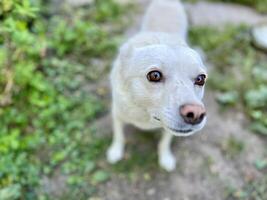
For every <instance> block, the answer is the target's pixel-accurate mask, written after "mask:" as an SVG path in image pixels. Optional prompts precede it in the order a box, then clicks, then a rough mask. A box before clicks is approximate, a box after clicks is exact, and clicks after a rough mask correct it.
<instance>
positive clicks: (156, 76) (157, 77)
mask: <svg viewBox="0 0 267 200" xmlns="http://www.w3.org/2000/svg"><path fill="white" fill-rule="evenodd" d="M147 80H149V81H150V82H160V81H161V80H162V73H161V72H159V71H151V72H149V73H148V74H147Z"/></svg>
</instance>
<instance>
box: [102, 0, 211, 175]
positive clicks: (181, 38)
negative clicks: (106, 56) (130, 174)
mask: <svg viewBox="0 0 267 200" xmlns="http://www.w3.org/2000/svg"><path fill="white" fill-rule="evenodd" d="M187 24H188V23H187V18H186V15H185V11H184V8H183V6H182V4H181V3H180V2H179V1H177V0H154V1H153V2H152V4H151V5H150V7H149V8H148V11H147V13H146V15H145V18H144V21H143V26H142V29H141V31H140V32H139V33H138V34H137V35H136V36H134V37H133V38H131V39H130V40H128V41H127V42H126V43H125V44H124V45H123V46H122V47H121V49H120V53H119V55H118V57H117V59H116V60H115V62H114V66H113V69H112V73H111V85H112V99H113V101H112V114H113V115H112V116H113V127H114V130H113V131H114V137H113V142H112V145H111V147H110V148H109V150H108V152H107V159H108V161H109V162H110V163H115V162H117V161H119V160H120V159H122V157H123V152H124V141H125V139H124V134H123V127H124V124H126V123H129V124H133V125H135V126H137V127H139V128H141V129H156V128H163V129H164V131H163V136H162V139H161V141H160V143H159V146H158V154H159V164H160V166H161V167H162V168H164V169H165V170H167V171H172V170H174V169H175V165H176V161H175V157H174V155H173V154H172V153H171V148H170V146H171V140H172V136H173V135H176V136H188V135H191V134H193V133H195V132H196V131H198V130H200V129H201V128H203V126H204V124H205V122H206V119H204V120H203V122H202V123H200V124H198V125H194V126H193V125H188V124H186V123H184V121H183V120H182V118H181V116H180V113H179V108H180V106H182V105H184V104H188V103H196V104H200V105H203V103H202V98H203V94H204V88H202V87H199V86H196V85H194V79H195V77H197V76H198V75H199V74H203V73H204V74H206V69H205V67H204V65H203V63H202V60H201V57H200V56H199V54H198V53H197V52H196V51H194V50H193V49H191V48H190V47H189V46H188V45H187V42H186V35H187V26H188V25H187ZM153 69H157V70H160V71H161V72H162V73H163V76H164V81H163V82H162V83H151V82H149V81H148V80H147V78H146V77H147V73H148V72H149V71H151V70H153ZM157 119H159V120H157ZM174 130H191V131H190V132H188V133H182V132H181V131H174Z"/></svg>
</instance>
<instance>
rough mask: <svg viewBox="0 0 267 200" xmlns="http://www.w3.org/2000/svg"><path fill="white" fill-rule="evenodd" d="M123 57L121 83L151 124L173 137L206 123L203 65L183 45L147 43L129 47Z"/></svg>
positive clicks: (195, 53)
mask: <svg viewBox="0 0 267 200" xmlns="http://www.w3.org/2000/svg"><path fill="white" fill-rule="evenodd" d="M122 59H124V60H123V62H122V63H123V66H122V68H124V69H123V70H122V74H123V75H122V77H123V79H124V80H123V82H124V83H125V87H126V88H127V90H128V91H127V93H128V95H129V96H130V99H131V100H132V102H133V103H134V104H136V105H138V106H139V107H140V108H142V109H144V110H146V111H147V112H148V113H149V115H150V118H151V123H155V124H159V125H160V126H162V127H163V128H164V129H166V130H168V131H170V132H171V133H172V134H174V135H176V136H188V135H191V134H193V133H195V132H196V131H198V130H200V129H202V128H203V126H204V125H205V122H206V116H205V108H204V105H203V103H202V98H203V95H204V85H205V79H206V77H207V74H206V70H205V67H204V65H203V63H202V61H201V58H200V56H199V55H198V53H197V52H195V51H194V50H192V49H190V48H189V47H186V46H175V47H170V46H167V45H161V44H159V45H150V46H145V47H141V48H135V49H132V50H131V52H130V53H128V55H127V56H125V57H124V58H122Z"/></svg>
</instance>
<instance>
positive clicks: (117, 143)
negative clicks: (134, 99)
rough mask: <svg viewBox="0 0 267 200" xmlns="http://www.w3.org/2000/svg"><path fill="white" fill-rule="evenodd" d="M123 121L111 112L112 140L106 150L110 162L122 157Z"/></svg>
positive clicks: (123, 141) (123, 140)
mask: <svg viewBox="0 0 267 200" xmlns="http://www.w3.org/2000/svg"><path fill="white" fill-rule="evenodd" d="M123 127H124V123H123V122H122V121H121V120H120V119H119V118H118V117H117V116H116V115H115V114H113V141H112V144H111V146H110V147H109V149H108V151H107V160H108V161H109V162H110V163H116V162H118V161H119V160H121V159H122V157H123V153H124V143H125V139H124V133H123Z"/></svg>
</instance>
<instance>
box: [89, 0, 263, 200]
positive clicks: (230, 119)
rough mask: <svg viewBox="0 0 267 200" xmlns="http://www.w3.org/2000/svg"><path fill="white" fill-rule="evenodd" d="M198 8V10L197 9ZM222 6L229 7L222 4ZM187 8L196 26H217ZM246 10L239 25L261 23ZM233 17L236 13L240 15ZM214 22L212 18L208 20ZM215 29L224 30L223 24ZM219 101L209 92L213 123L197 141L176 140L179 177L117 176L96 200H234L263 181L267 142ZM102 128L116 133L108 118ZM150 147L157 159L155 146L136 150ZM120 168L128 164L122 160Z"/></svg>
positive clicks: (135, 27) (157, 174)
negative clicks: (262, 161)
mask: <svg viewBox="0 0 267 200" xmlns="http://www.w3.org/2000/svg"><path fill="white" fill-rule="evenodd" d="M139 2H140V8H141V9H140V12H139V13H138V14H137V15H136V16H135V21H136V23H135V25H133V26H131V28H129V29H128V30H127V31H126V33H125V35H126V37H130V36H131V35H132V34H134V33H135V32H137V31H138V27H139V25H140V22H141V17H142V15H143V12H144V10H145V8H146V7H147V5H148V3H149V0H146V1H141V0H140V1H139ZM208 5H210V4H208ZM197 6H199V5H196V6H195V7H197ZM202 6H203V5H202ZM219 6H224V5H222V4H220V5H219ZM187 8H188V11H189V14H190V16H191V20H193V22H192V23H193V25H198V24H201V25H203V24H204V25H207V24H208V25H214V22H211V21H210V20H207V19H208V17H203V18H202V19H203V20H202V21H199V20H200V19H199V17H198V16H202V15H201V12H200V13H198V14H197V11H194V10H198V11H199V9H196V8H195V9H194V8H193V7H192V5H188V6H187ZM206 8H207V6H206ZM229 8H230V9H232V10H233V9H240V7H239V8H237V7H233V6H230V7H229ZM223 9H225V8H223ZM226 9H227V8H226ZM241 9H243V10H246V11H244V12H248V13H252V14H251V15H247V14H243V15H242V17H243V18H242V19H237V18H235V21H236V23H237V22H238V23H239V22H242V21H244V20H245V19H244V16H246V17H248V18H250V20H249V24H254V23H257V22H259V21H261V20H262V18H261V17H260V16H258V15H257V14H256V13H254V12H252V11H251V10H247V9H244V8H241ZM204 10H205V9H204ZM212 10H214V7H212ZM205 12H206V10H205ZM231 12H232V13H235V11H231ZM192 13H193V14H192ZM214 13H218V12H213V14H214ZM202 14H203V13H202ZM197 15H198V16H197ZM237 17H238V16H237ZM211 18H212V17H209V19H211ZM252 18H253V19H254V20H253V19H252ZM194 19H195V20H194ZM205 20H206V21H205ZM227 20H233V17H232V19H225V20H220V23H221V24H224V23H228V21H227ZM215 25H216V26H217V25H219V26H222V25H220V24H215ZM99 87H107V84H106V83H102V84H101V86H99ZM215 96H216V94H215V93H214V92H213V91H211V90H209V89H207V91H206V95H205V104H206V107H207V110H208V111H207V112H208V122H207V125H206V127H205V128H204V129H203V130H202V131H201V132H200V133H199V134H197V135H194V136H191V137H188V138H176V139H175V140H174V143H173V152H174V154H175V155H176V158H177V168H176V170H175V171H174V172H172V173H166V172H164V171H162V170H160V169H159V168H158V167H156V168H153V169H148V171H147V172H146V171H142V174H138V175H137V176H135V178H129V177H128V175H127V174H128V173H130V172H125V173H113V174H112V176H111V178H110V180H109V181H107V182H106V183H105V184H103V185H100V186H99V188H98V192H97V194H96V195H95V199H104V200H222V199H231V197H230V196H229V195H228V194H229V191H231V190H235V189H239V188H242V187H243V186H244V185H245V184H246V183H247V182H248V181H253V180H256V179H257V178H260V177H261V176H262V175H263V174H262V173H263V172H260V171H258V170H257V169H256V167H255V160H257V159H259V158H263V157H264V153H266V142H265V141H264V140H262V138H261V137H259V136H258V135H256V134H254V133H252V132H249V131H248V127H247V126H248V123H247V121H246V119H245V117H244V115H243V114H242V113H241V112H240V111H238V110H227V111H222V109H221V108H220V107H219V105H218V104H217V102H216V100H215ZM97 127H98V128H99V132H108V133H109V132H110V131H107V130H110V129H111V124H110V117H109V116H106V117H104V118H103V119H102V120H101V121H99V122H98V123H97ZM101 130H103V131H101ZM135 132H138V131H137V130H135V131H131V133H130V134H129V133H128V134H127V137H129V138H128V140H134V141H135V143H138V142H136V141H138V139H137V138H138V137H139V135H138V134H136V133H135ZM229 141H230V142H231V141H232V143H234V145H236V146H241V147H240V148H242V150H241V151H240V152H239V151H238V150H236V148H232V147H231V145H229ZM154 143H155V142H154ZM146 145H151V146H150V147H149V148H148V151H146V152H144V154H146V156H148V157H149V156H150V154H152V153H153V154H155V152H156V144H153V143H152V144H151V143H148V144H146V143H142V144H138V147H137V148H145V149H146ZM232 146H233V145H232ZM237 149H238V148H237ZM149 151H153V152H149ZM236 151H238V152H236ZM127 154H131V152H130V151H129V152H127ZM121 162H124V161H123V160H122V161H121ZM152 165H158V163H157V162H155V163H153V164H152ZM137 173H138V172H137ZM148 174H149V175H148ZM93 199H94V198H93Z"/></svg>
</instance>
